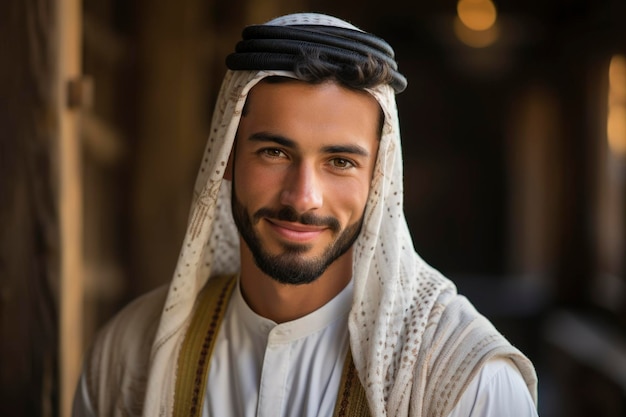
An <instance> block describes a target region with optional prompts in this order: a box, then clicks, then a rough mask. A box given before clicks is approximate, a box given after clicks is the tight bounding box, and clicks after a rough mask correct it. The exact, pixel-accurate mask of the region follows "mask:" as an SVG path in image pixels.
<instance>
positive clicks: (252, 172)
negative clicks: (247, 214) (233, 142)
mask: <svg viewBox="0 0 626 417" xmlns="http://www.w3.org/2000/svg"><path fill="white" fill-rule="evenodd" d="M241 165H242V166H239V165H238V166H237V169H236V171H235V179H234V180H235V189H236V192H237V198H238V199H239V200H240V201H241V202H242V203H243V202H245V205H246V206H248V205H266V204H267V202H268V201H271V200H272V198H274V196H275V195H276V194H277V192H278V190H279V188H280V187H279V184H280V181H281V180H280V176H279V175H278V174H277V173H276V172H272V171H271V170H267V169H255V167H254V166H253V164H245V163H244V164H241Z"/></svg>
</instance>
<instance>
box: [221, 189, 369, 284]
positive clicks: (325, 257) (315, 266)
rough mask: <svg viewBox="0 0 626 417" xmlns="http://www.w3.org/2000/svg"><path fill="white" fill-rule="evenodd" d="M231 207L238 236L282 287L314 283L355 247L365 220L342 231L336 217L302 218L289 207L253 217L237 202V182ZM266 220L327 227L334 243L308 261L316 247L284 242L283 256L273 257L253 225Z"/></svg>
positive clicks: (259, 213)
mask: <svg viewBox="0 0 626 417" xmlns="http://www.w3.org/2000/svg"><path fill="white" fill-rule="evenodd" d="M231 204H232V213H233V218H234V220H235V224H236V225H237V229H238V230H239V234H240V236H241V237H242V238H243V240H244V242H246V244H247V245H248V248H249V249H250V252H251V253H252V256H253V257H254V262H255V264H256V266H257V267H258V268H259V269H260V270H261V271H263V273H265V274H266V275H268V276H269V277H271V278H273V279H274V280H276V281H278V282H280V283H281V284H290V285H301V284H309V283H311V282H313V281H315V280H316V279H317V278H319V277H320V276H321V275H322V274H323V273H324V271H326V269H327V268H328V267H329V266H330V265H331V264H332V263H333V262H334V261H335V260H337V259H338V258H339V257H340V256H342V255H343V254H345V253H346V252H347V251H348V250H349V249H350V248H351V247H352V245H353V244H354V242H355V241H356V239H357V237H358V236H359V233H360V232H361V227H362V225H363V216H361V218H360V219H359V220H357V221H356V222H355V223H353V224H351V225H348V226H347V227H345V228H344V229H343V230H342V229H341V226H340V224H339V221H338V220H337V219H336V218H334V217H318V216H315V215H313V214H311V213H305V214H301V215H299V214H298V213H297V212H296V211H295V210H294V209H293V208H292V207H289V206H285V207H283V208H281V209H279V210H272V209H270V208H261V209H260V210H258V211H257V212H255V213H254V214H253V215H252V216H250V214H249V212H248V210H247V209H246V208H245V207H244V206H243V204H241V202H240V201H239V199H238V198H237V193H236V192H235V186H234V181H233V192H232V199H231ZM263 218H268V219H276V220H282V221H289V222H298V223H301V224H305V225H315V226H326V227H327V228H328V230H330V231H331V233H332V234H333V236H334V237H335V239H334V240H333V241H332V242H331V243H330V244H329V245H328V246H327V247H326V249H325V250H324V252H323V253H322V254H321V255H320V256H317V257H313V258H309V259H307V258H305V257H304V255H305V253H306V252H307V251H309V250H310V249H311V248H312V246H313V245H310V244H296V243H293V244H291V243H285V242H281V246H282V249H283V251H282V253H279V254H276V255H274V254H271V253H269V252H268V251H267V250H266V249H265V248H264V247H263V244H262V243H261V239H260V237H259V236H258V234H257V233H256V232H255V230H254V225H256V224H258V223H259V221H261V219H263Z"/></svg>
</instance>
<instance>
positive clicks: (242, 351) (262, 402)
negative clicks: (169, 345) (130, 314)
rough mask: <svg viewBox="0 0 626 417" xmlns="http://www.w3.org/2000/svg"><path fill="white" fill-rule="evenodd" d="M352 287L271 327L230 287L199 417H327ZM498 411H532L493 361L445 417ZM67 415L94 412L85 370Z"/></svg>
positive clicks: (502, 364)
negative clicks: (310, 310) (295, 316)
mask: <svg viewBox="0 0 626 417" xmlns="http://www.w3.org/2000/svg"><path fill="white" fill-rule="evenodd" d="M352 291H353V286H352V282H350V284H349V285H348V286H347V287H346V288H345V289H344V290H343V291H342V292H341V293H339V294H338V295H337V296H336V297H335V298H333V299H332V300H331V301H329V302H328V303H327V304H326V305H325V306H323V307H321V308H320V309H318V310H316V311H314V312H312V313H311V314H309V315H307V316H305V317H302V318H300V319H297V320H294V321H291V322H286V323H281V324H277V323H275V322H273V321H271V320H268V319H266V318H264V317H261V316H259V315H257V314H256V313H254V312H253V311H252V310H251V309H250V307H248V305H247V304H246V302H245V301H244V299H243V297H242V295H241V291H240V289H239V286H237V289H236V290H235V291H233V294H232V296H231V301H230V303H229V305H228V308H227V310H226V314H225V316H224V319H223V322H222V326H221V327H220V331H219V333H218V336H217V340H216V344H215V348H214V350H213V356H212V359H211V364H210V370H209V374H208V384H207V389H206V393H205V397H204V404H203V412H202V416H203V417H216V416H219V417H291V416H299V417H316V416H317V417H332V415H333V411H334V407H335V402H336V399H337V393H338V390H339V383H340V379H341V373H342V370H343V366H344V360H345V356H346V354H347V351H348V349H349V340H348V333H347V323H348V313H349V311H350V300H351V298H352ZM120 324H121V323H120ZM112 332H115V330H112ZM122 348H123V347H122ZM520 394H522V395H520ZM504 415H506V416H519V417H535V416H537V412H536V410H535V407H534V404H533V402H532V399H531V397H530V394H529V393H528V391H527V390H526V389H525V383H524V380H523V379H522V377H521V375H520V373H519V371H518V370H517V368H516V367H515V366H514V364H513V363H512V362H511V361H509V360H506V359H493V360H491V361H489V362H487V363H486V364H485V366H483V368H482V370H481V371H480V373H478V374H477V375H476V376H475V377H474V379H473V380H472V382H471V383H470V385H469V386H468V388H467V389H466V391H465V392H464V394H463V396H462V397H461V399H460V401H459V402H458V404H457V405H456V406H455V407H454V409H453V410H452V412H451V413H450V415H449V417H500V416H504ZM73 417H96V413H95V412H94V410H93V406H92V401H91V398H90V395H89V390H88V388H87V382H86V378H85V375H84V374H83V375H82V376H81V381H80V384H79V387H78V391H77V393H76V396H75V403H74V412H73Z"/></svg>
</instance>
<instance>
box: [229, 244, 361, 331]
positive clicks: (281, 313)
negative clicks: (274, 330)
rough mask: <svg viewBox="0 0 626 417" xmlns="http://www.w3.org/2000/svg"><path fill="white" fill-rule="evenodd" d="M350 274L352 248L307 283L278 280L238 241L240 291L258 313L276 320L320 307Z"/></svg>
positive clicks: (346, 280)
mask: <svg viewBox="0 0 626 417" xmlns="http://www.w3.org/2000/svg"><path fill="white" fill-rule="evenodd" d="M351 278H352V251H348V252H346V253H345V254H344V255H342V256H341V257H339V258H338V259H337V260H335V262H333V263H332V264H331V265H330V266H329V267H328V268H327V269H326V271H324V273H323V274H322V275H321V276H320V277H319V278H318V279H316V280H315V281H313V282H312V283H309V284H301V285H289V284H281V283H279V282H277V281H276V280H274V279H273V278H271V277H269V276H268V275H266V274H265V273H263V272H262V271H261V270H260V269H259V268H258V267H257V266H256V264H255V263H254V259H253V257H252V254H251V253H250V251H249V250H248V248H247V246H246V245H245V243H243V242H241V292H242V294H243V297H244V299H245V300H246V303H247V304H248V305H249V306H250V308H251V309H252V310H253V311H254V312H255V313H257V314H258V315H260V316H263V317H265V318H267V319H270V320H272V321H274V322H276V323H284V322H287V321H291V320H296V319H299V318H300V317H304V316H306V315H307V314H310V313H312V312H314V311H315V310H317V309H318V308H320V307H322V306H323V305H325V304H326V303H328V302H329V301H330V300H332V299H333V298H334V297H335V296H336V295H337V294H339V293H340V292H341V290H343V289H344V288H345V287H346V285H348V283H349V282H350V279H351Z"/></svg>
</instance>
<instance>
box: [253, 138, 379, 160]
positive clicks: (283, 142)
mask: <svg viewBox="0 0 626 417" xmlns="http://www.w3.org/2000/svg"><path fill="white" fill-rule="evenodd" d="M248 140H250V141H253V142H274V143H276V144H278V145H280V146H284V147H286V148H291V149H297V148H298V144H297V143H296V141H294V140H292V139H289V138H287V137H284V136H282V135H277V134H274V133H269V132H257V133H253V134H252V135H250V137H248ZM322 152H323V153H326V154H337V153H344V154H351V155H360V156H365V157H367V156H370V153H369V152H368V151H367V150H366V149H365V148H363V147H362V146H359V145H329V146H324V147H323V148H322Z"/></svg>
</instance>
